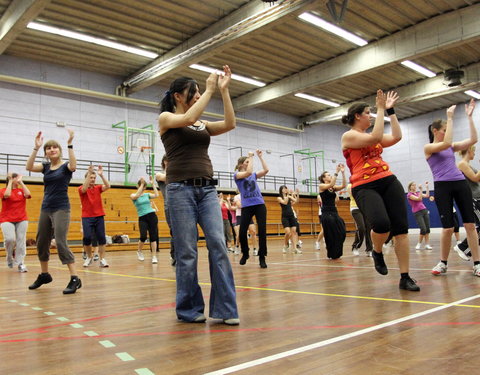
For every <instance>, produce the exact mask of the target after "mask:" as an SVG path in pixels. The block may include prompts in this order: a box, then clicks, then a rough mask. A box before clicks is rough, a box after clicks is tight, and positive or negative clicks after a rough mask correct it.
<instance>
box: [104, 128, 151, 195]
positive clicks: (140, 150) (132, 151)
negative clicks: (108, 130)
mask: <svg viewBox="0 0 480 375" xmlns="http://www.w3.org/2000/svg"><path fill="white" fill-rule="evenodd" d="M112 128H117V129H123V143H124V145H123V147H124V150H125V153H124V156H125V157H124V163H125V170H124V171H125V172H124V174H125V179H124V184H125V185H128V186H132V185H136V184H137V181H138V179H139V178H140V177H144V178H145V179H146V180H147V182H148V180H149V179H148V176H153V173H154V170H155V136H156V131H155V130H154V129H153V125H152V124H150V125H146V126H144V127H143V128H131V127H129V126H127V122H126V121H122V122H119V123H118V124H113V125H112Z"/></svg>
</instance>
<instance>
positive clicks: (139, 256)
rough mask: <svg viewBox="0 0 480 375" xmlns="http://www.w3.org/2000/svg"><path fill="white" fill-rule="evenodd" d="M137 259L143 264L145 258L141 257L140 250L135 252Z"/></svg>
mask: <svg viewBox="0 0 480 375" xmlns="http://www.w3.org/2000/svg"><path fill="white" fill-rule="evenodd" d="M137 258H138V260H139V261H141V262H143V261H144V260H145V257H144V256H143V253H142V251H141V250H137Z"/></svg>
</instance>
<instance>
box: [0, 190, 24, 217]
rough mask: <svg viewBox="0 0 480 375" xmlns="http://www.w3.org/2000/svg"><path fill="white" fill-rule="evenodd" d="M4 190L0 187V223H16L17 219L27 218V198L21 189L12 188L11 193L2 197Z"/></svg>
mask: <svg viewBox="0 0 480 375" xmlns="http://www.w3.org/2000/svg"><path fill="white" fill-rule="evenodd" d="M5 190H7V188H3V189H0V198H1V199H2V212H0V223H18V222H19V221H24V220H28V218H27V210H26V207H27V199H30V198H31V197H30V196H29V197H25V194H23V189H12V194H10V196H9V197H8V198H4V197H3V196H4V195H5Z"/></svg>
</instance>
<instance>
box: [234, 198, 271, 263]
mask: <svg viewBox="0 0 480 375" xmlns="http://www.w3.org/2000/svg"><path fill="white" fill-rule="evenodd" d="M253 216H255V218H256V219H257V227H258V255H259V256H267V207H265V205H264V204H256V205H254V206H248V207H242V216H241V219H240V232H239V234H238V236H239V238H240V246H241V247H242V254H245V255H248V239H247V231H248V226H249V225H250V223H251V221H252V217H253Z"/></svg>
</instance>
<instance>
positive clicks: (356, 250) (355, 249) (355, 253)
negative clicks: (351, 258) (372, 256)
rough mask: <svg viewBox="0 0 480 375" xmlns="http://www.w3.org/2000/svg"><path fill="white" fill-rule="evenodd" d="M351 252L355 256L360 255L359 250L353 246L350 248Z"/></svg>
mask: <svg viewBox="0 0 480 375" xmlns="http://www.w3.org/2000/svg"><path fill="white" fill-rule="evenodd" d="M352 253H353V255H355V256H356V257H358V256H359V255H360V252H359V251H358V249H357V248H353V249H352Z"/></svg>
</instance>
